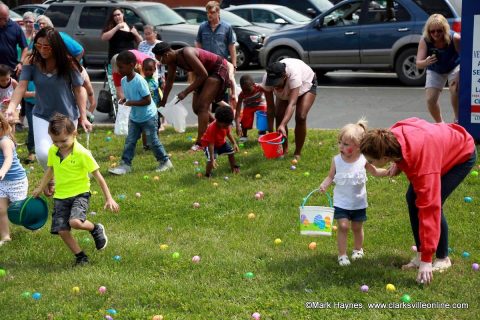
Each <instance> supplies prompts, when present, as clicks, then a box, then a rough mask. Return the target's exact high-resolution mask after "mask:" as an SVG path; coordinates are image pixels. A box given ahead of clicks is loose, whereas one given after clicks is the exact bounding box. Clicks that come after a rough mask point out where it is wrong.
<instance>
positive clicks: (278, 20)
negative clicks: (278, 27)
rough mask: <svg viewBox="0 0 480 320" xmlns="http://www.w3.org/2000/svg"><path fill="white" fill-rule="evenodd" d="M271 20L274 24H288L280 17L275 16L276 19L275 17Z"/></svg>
mask: <svg viewBox="0 0 480 320" xmlns="http://www.w3.org/2000/svg"><path fill="white" fill-rule="evenodd" d="M273 22H275V23H276V24H288V22H287V21H285V20H284V19H282V18H277V19H275V21H273Z"/></svg>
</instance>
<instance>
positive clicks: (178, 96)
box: [177, 91, 187, 101]
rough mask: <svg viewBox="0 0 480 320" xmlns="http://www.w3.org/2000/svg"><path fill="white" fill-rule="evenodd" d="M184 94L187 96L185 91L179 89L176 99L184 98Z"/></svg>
mask: <svg viewBox="0 0 480 320" xmlns="http://www.w3.org/2000/svg"><path fill="white" fill-rule="evenodd" d="M186 96H187V93H185V91H180V92H179V93H178V95H177V98H178V101H181V100H183V99H185V97H186Z"/></svg>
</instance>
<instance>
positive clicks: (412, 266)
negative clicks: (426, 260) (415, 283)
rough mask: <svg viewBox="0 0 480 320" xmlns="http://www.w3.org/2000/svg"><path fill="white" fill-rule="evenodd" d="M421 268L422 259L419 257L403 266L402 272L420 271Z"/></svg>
mask: <svg viewBox="0 0 480 320" xmlns="http://www.w3.org/2000/svg"><path fill="white" fill-rule="evenodd" d="M418 267H420V257H419V255H417V256H416V257H415V258H413V259H412V260H410V262H409V263H407V264H404V265H403V266H402V270H410V269H418Z"/></svg>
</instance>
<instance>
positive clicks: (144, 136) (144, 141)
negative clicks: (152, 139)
mask: <svg viewBox="0 0 480 320" xmlns="http://www.w3.org/2000/svg"><path fill="white" fill-rule="evenodd" d="M142 145H143V147H144V148H145V147H147V146H148V144H147V135H146V134H145V132H142Z"/></svg>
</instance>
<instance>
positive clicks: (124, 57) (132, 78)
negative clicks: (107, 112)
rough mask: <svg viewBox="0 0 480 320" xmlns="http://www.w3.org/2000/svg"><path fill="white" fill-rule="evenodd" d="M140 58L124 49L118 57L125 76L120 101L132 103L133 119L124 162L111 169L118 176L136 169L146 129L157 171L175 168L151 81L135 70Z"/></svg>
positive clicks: (118, 64)
mask: <svg viewBox="0 0 480 320" xmlns="http://www.w3.org/2000/svg"><path fill="white" fill-rule="evenodd" d="M136 63H137V59H136V58H135V55H134V54H133V53H132V52H130V51H128V50H127V51H122V52H120V53H119V55H118V56H117V68H118V72H119V73H120V74H121V75H122V76H123V78H122V89H123V92H124V95H125V98H124V99H122V100H123V101H119V102H120V103H123V104H125V105H126V106H130V107H132V108H131V111H130V119H129V122H128V135H127V138H126V140H125V148H124V149H123V154H122V163H121V165H120V166H118V167H116V168H111V169H109V170H108V171H109V172H110V173H113V174H116V175H124V174H126V173H128V172H130V171H131V170H132V167H131V166H132V160H133V157H134V156H135V146H136V144H137V141H138V139H140V137H141V134H142V132H145V134H146V136H147V145H148V146H149V147H150V149H152V151H153V154H154V155H155V158H156V159H157V161H158V162H159V166H158V168H157V169H156V171H157V172H162V171H167V170H169V169H172V168H173V164H172V162H171V161H170V159H169V158H168V155H167V153H166V152H165V148H164V147H163V145H162V143H161V142H160V140H159V139H158V115H157V107H156V105H155V102H154V101H153V99H152V96H151V95H150V88H149V87H148V84H147V81H145V79H143V78H142V76H141V75H139V74H138V73H136V72H135V64H136Z"/></svg>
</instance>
